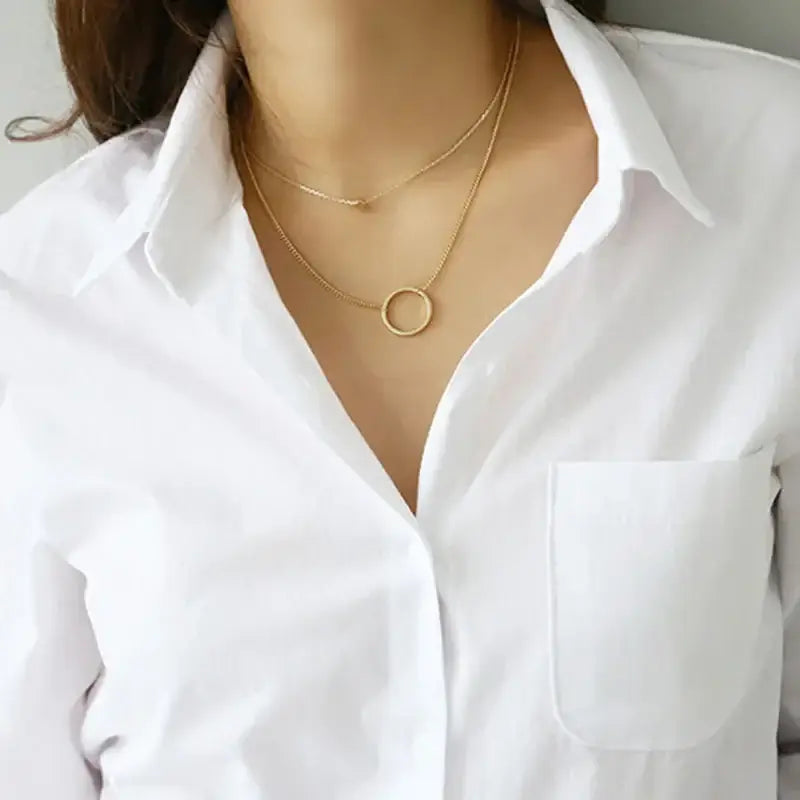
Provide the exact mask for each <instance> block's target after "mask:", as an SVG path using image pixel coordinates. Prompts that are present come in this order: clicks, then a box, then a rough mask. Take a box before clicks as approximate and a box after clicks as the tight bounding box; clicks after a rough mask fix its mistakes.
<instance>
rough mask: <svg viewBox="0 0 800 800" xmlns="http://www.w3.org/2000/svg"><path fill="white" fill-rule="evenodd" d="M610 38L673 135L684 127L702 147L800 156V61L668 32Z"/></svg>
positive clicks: (630, 32)
mask: <svg viewBox="0 0 800 800" xmlns="http://www.w3.org/2000/svg"><path fill="white" fill-rule="evenodd" d="M605 33H606V35H607V37H608V38H609V40H610V41H611V42H612V44H613V45H614V46H615V47H616V49H617V51H618V52H619V53H620V55H621V56H622V58H623V59H624V60H625V61H626V63H627V64H628V67H629V68H630V69H631V71H632V72H633V73H634V75H635V76H636V78H637V80H638V82H639V85H640V87H641V88H642V91H643V92H644V93H645V95H646V96H647V99H648V101H649V102H650V103H651V105H652V106H653V108H654V110H655V112H656V113H657V115H658V116H659V117H660V118H661V121H662V123H663V124H664V125H665V127H666V128H667V129H669V130H670V131H674V130H676V129H678V128H680V127H681V126H683V128H684V132H685V134H686V135H687V136H689V135H690V136H692V137H694V139H695V141H696V142H697V143H699V144H702V143H704V142H705V141H706V140H707V139H709V138H714V139H715V141H716V144H717V145H722V146H723V147H725V146H726V145H738V146H740V147H741V148H742V149H743V150H745V151H746V150H747V149H748V148H749V149H757V148H760V147H761V146H762V145H764V144H770V145H771V146H772V147H771V149H772V150H773V152H774V148H775V147H777V148H779V150H781V151H782V154H785V155H789V154H793V155H800V136H799V135H798V130H800V61H797V60H794V59H791V58H785V57H781V56H777V55H773V54H770V53H764V52H761V51H758V50H753V49H750V48H746V47H742V46H739V45H733V44H725V43H722V42H716V41H712V40H708V39H701V38H697V37H693V36H685V35H681V34H674V33H666V32H664V31H653V30H644V29H640V28H622V27H617V26H605ZM768 155H769V154H768V153H763V152H762V156H768Z"/></svg>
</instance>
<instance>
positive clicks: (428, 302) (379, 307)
mask: <svg viewBox="0 0 800 800" xmlns="http://www.w3.org/2000/svg"><path fill="white" fill-rule="evenodd" d="M520 27H521V23H520V20H519V18H518V19H517V30H516V36H515V38H514V44H513V47H512V51H511V52H512V57H511V59H510V60H509V63H508V68H507V70H506V74H505V75H504V78H503V84H502V86H503V93H502V99H501V102H500V108H499V110H498V112H497V117H496V119H495V122H494V126H493V128H492V134H491V137H490V139H489V145H488V147H487V149H486V154H485V156H484V159H483V162H482V163H481V166H480V169H479V170H478V173H477V175H476V176H475V180H474V181H473V182H472V186H471V188H470V191H469V194H468V195H467V199H466V201H465V203H464V205H463V207H462V209H461V214H460V215H459V218H458V222H457V223H456V226H455V229H454V231H453V233H452V235H451V237H450V240H449V241H448V243H447V247H446V248H445V250H444V253H443V255H442V257H441V259H440V260H439V264H438V265H437V267H436V269H435V270H434V272H433V274H432V275H431V276H430V277H429V278H428V279H427V280H426V281H425V283H423V284H422V286H419V287H416V286H403V287H401V288H400V289H395V290H394V291H393V292H391V293H390V294H389V295H388V296H387V297H386V299H385V300H384V301H383V302H382V303H376V302H373V301H370V300H364V299H363V298H361V297H357V296H356V295H353V294H350V293H349V292H345V291H343V290H342V289H339V288H338V287H337V286H335V285H334V284H332V283H331V282H330V281H329V280H328V279H327V278H325V276H324V275H322V274H321V273H319V272H318V271H317V270H316V269H315V268H314V267H313V266H312V265H311V264H310V263H309V261H308V259H306V258H305V257H304V256H303V254H302V253H301V252H300V251H299V250H298V249H297V247H296V246H295V245H294V243H293V242H292V240H291V239H290V238H289V236H288V234H287V233H286V231H285V230H284V229H283V227H282V226H281V224H280V222H279V221H278V219H277V217H276V216H275V213H274V212H273V210H272V207H271V206H270V204H269V202H268V201H267V198H266V197H265V195H264V192H263V191H262V189H261V186H260V185H259V183H258V179H257V178H256V175H255V172H254V170H253V165H252V163H251V161H250V158H249V156H248V153H247V149H246V148H245V147H244V143H243V142H240V151H241V156H242V160H243V162H244V166H245V168H246V169H247V172H248V175H249V177H250V180H251V182H252V184H253V188H254V190H255V192H256V195H257V196H258V199H259V201H260V202H261V205H262V206H263V208H264V210H265V211H266V213H267V216H268V217H269V218H270V220H271V222H272V224H273V226H274V227H275V230H276V232H277V233H278V236H279V237H280V239H281V241H282V242H283V244H284V245H285V246H286V248H287V249H288V250H289V252H290V253H291V254H292V255H293V256H294V258H295V260H296V261H297V262H298V263H299V264H300V265H301V266H302V267H303V268H304V269H305V270H306V271H307V272H308V274H309V275H310V276H311V277H312V278H313V279H314V280H315V281H316V282H317V283H318V284H319V285H320V286H322V288H323V289H325V290H326V291H328V292H330V293H331V294H332V295H334V296H335V297H337V298H338V299H339V300H343V301H344V302H345V303H349V304H350V305H354V306H358V307H359V308H366V309H371V310H375V311H380V312H381V319H382V320H383V324H384V325H385V326H386V328H387V329H388V330H389V331H390V332H391V333H393V334H395V335H396V336H415V335H416V334H418V333H421V332H422V331H424V330H425V329H426V328H427V327H428V326H429V325H430V323H431V320H432V319H433V301H432V299H431V297H430V295H429V294H428V289H430V287H431V286H432V284H433V282H434V281H435V280H436V279H437V278H438V277H439V275H440V273H441V272H442V270H443V269H444V267H445V265H446V264H447V261H448V259H449V257H450V254H451V252H452V251H453V248H454V246H455V244H456V241H457V240H458V237H459V234H460V233H461V229H462V228H463V227H464V221H465V220H466V218H467V215H468V214H469V210H470V208H471V207H472V203H473V201H474V200H475V195H476V194H477V193H478V188H479V187H480V184H481V181H482V180H483V176H484V174H485V173H486V169H487V167H488V166H489V161H490V160H491V158H492V153H493V152H494V146H495V142H496V141H497V134H498V133H499V131H500V124H501V122H502V120H503V115H504V112H505V109H506V105H507V104H508V98H509V95H510V93H511V85H512V83H513V82H514V74H515V72H516V67H517V61H518V59H519V45H520ZM401 295H414V296H416V297H418V298H419V299H420V300H422V302H423V305H424V315H423V320H422V322H421V323H420V324H419V325H418V326H417V327H415V328H409V329H402V328H398V327H397V326H396V325H394V324H393V323H392V321H391V319H390V311H391V306H392V303H393V302H394V301H395V300H396V299H397V298H398V297H400V296H401Z"/></svg>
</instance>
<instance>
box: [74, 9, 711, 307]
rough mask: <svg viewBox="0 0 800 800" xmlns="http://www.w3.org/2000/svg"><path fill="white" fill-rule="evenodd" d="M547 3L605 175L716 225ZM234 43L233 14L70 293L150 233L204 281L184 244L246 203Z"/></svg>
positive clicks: (572, 21) (583, 41) (629, 84)
mask: <svg viewBox="0 0 800 800" xmlns="http://www.w3.org/2000/svg"><path fill="white" fill-rule="evenodd" d="M541 5H542V7H543V9H544V12H545V15H546V16H547V20H548V23H549V25H550V28H551V30H552V32H553V35H554V37H555V40H556V42H557V44H558V46H559V48H560V49H561V52H562V54H563V56H564V59H565V61H566V63H567V65H568V67H569V69H570V71H571V73H572V75H573V77H574V79H575V81H576V83H577V84H578V87H579V89H580V91H581V94H582V96H583V99H584V102H585V104H586V107H587V110H588V113H589V115H590V117H591V119H592V123H593V125H594V127H595V129H596V131H597V134H598V140H599V149H600V159H601V170H602V169H605V168H609V169H614V170H616V171H618V172H625V171H628V170H638V171H645V172H649V173H651V174H653V175H654V176H655V177H656V178H657V180H658V181H659V183H660V184H661V186H662V187H663V189H664V190H665V191H666V192H668V193H669V194H671V195H672V196H673V197H674V198H675V199H676V200H677V201H678V202H679V203H680V204H681V205H682V206H683V208H684V209H686V211H687V212H688V213H690V214H691V215H692V216H693V217H694V218H695V219H697V220H698V221H700V222H702V223H703V224H705V225H708V226H711V225H713V218H712V215H711V213H710V211H709V210H708V208H707V207H706V206H705V205H704V204H703V203H702V202H701V201H700V200H699V199H698V197H697V195H696V194H695V193H694V191H693V189H692V187H691V186H690V185H689V182H688V180H687V178H686V176H685V174H684V172H683V170H682V169H681V166H680V164H679V162H678V159H677V157H676V155H675V152H674V151H673V149H672V147H671V146H670V144H669V141H668V140H667V137H666V135H665V133H664V131H663V129H662V128H661V126H660V124H659V122H658V120H657V118H656V116H655V113H654V111H653V109H652V108H651V107H650V105H649V103H648V101H647V99H646V97H645V95H644V93H643V92H642V89H641V88H640V86H639V84H638V82H637V80H636V78H635V77H634V76H633V74H632V73H631V71H630V70H629V68H628V66H627V65H626V63H625V62H624V61H623V59H622V57H621V56H620V54H619V53H618V52H617V50H616V49H615V48H614V46H613V45H612V44H611V42H609V40H608V38H607V37H606V36H605V35H604V33H603V31H602V30H601V29H599V28H598V27H597V26H596V25H594V24H593V23H592V22H590V21H589V20H588V19H586V18H585V17H584V16H583V15H581V14H580V13H579V12H578V11H577V10H575V8H574V7H573V6H572V5H570V4H569V3H567V2H566V1H565V0H541ZM233 46H235V31H234V28H233V23H232V21H231V18H230V15H229V14H228V13H227V12H226V13H225V14H224V15H223V16H222V18H221V20H220V22H219V24H218V25H217V27H216V29H215V31H214V33H213V34H212V36H211V37H210V38H209V41H208V42H207V43H206V45H205V47H204V49H203V51H202V53H201V55H200V57H199V59H198V61H197V63H196V65H195V67H194V69H193V71H192V73H191V76H190V78H189V80H188V82H187V84H186V87H185V89H184V91H183V93H182V94H181V97H180V99H179V101H178V104H177V106H176V108H175V111H174V112H173V114H172V116H171V119H170V120H169V124H168V126H167V129H166V133H165V136H164V140H163V143H162V145H161V148H160V151H159V154H158V156H157V157H156V161H155V164H154V167H153V170H152V174H151V176H150V180H149V181H148V183H147V187H146V189H144V190H143V191H142V193H141V195H140V196H139V197H136V198H134V199H133V201H132V203H131V205H130V207H129V208H128V209H126V211H125V212H124V213H123V214H122V215H121V216H120V218H119V220H118V222H117V225H116V226H115V227H114V230H113V231H111V232H110V233H111V235H110V236H109V237H108V239H107V240H106V241H107V242H108V246H106V247H102V248H101V249H100V250H99V251H98V252H97V254H96V256H95V257H94V258H93V259H92V261H91V262H90V264H89V265H88V269H87V270H86V272H85V273H84V274H83V275H82V276H81V278H80V280H79V281H78V283H77V285H76V286H75V288H74V290H73V295H76V294H78V293H79V292H81V291H82V290H83V289H84V288H85V287H86V286H88V285H89V284H91V283H92V282H93V281H94V280H95V279H96V278H98V277H99V276H100V275H102V274H103V273H104V272H105V271H106V270H107V269H108V268H109V267H110V266H112V265H113V263H114V262H115V261H117V260H118V259H119V258H120V257H121V256H123V255H124V254H125V253H126V252H127V250H128V249H130V247H131V246H132V245H133V244H134V243H135V242H136V241H137V240H138V239H139V238H140V237H141V236H142V235H144V234H147V242H146V249H147V252H148V255H149V256H150V262H151V266H152V267H153V269H154V270H155V271H156V272H157V274H159V275H160V276H161V277H162V279H164V280H165V281H166V282H167V283H168V284H169V285H170V286H171V287H172V288H173V290H175V291H176V293H178V294H181V293H182V290H189V289H191V288H192V285H194V286H197V285H198V284H199V283H202V281H203V275H202V269H201V266H202V265H201V264H200V263H198V259H196V258H194V259H192V258H187V257H186V253H187V247H188V246H190V245H191V242H192V241H196V240H197V238H198V236H200V235H202V233H204V232H205V231H207V230H208V229H209V228H210V227H212V226H213V225H214V224H215V223H216V222H217V221H219V220H220V219H221V218H222V217H223V216H224V214H225V212H226V211H227V210H229V209H230V208H231V206H232V205H234V204H235V203H237V202H238V201H239V200H240V198H241V191H242V190H241V183H240V181H239V178H238V175H237V173H236V169H235V165H234V162H233V159H232V157H231V152H230V135H229V129H228V117H227V111H226V87H227V83H228V69H227V64H228V57H227V52H228V51H229V50H230V48H232V47H233ZM206 266H207V267H208V268H209V269H211V268H213V265H212V264H210V263H208V264H207V265H206Z"/></svg>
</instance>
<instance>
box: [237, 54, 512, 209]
mask: <svg viewBox="0 0 800 800" xmlns="http://www.w3.org/2000/svg"><path fill="white" fill-rule="evenodd" d="M513 57H514V45H513V43H512V45H511V47H510V48H509V50H508V57H507V59H506V64H505V67H504V69H503V77H502V78H501V80H500V83H499V84H498V86H497V91H496V92H495V93H494V97H492V99H491V101H490V103H489V105H488V106H486V108H485V109H484V110H483V112H482V113H481V115H480V116H479V117H478V119H477V120H475V122H473V123H472V125H471V126H470V127H469V129H468V130H467V131H466V132H465V133H463V134H462V135H461V136H460V137H459V139H458V140H457V141H456V142H455V144H453V145H452V146H450V147H449V148H448V149H447V150H445V151H444V152H443V153H442V154H441V155H438V156H437V157H436V158H435V159H434V160H433V161H431V162H430V163H428V164H426V165H425V166H424V167H420V169H418V170H417V171H416V172H414V173H412V174H411V175H409V176H407V177H405V178H403V179H402V180H399V181H397V182H396V183H393V184H392V185H391V186H389V187H388V188H386V189H383V190H382V191H380V192H376V193H375V194H372V195H368V196H366V197H341V196H338V195H333V194H328V193H327V192H323V191H322V190H321V189H315V188H314V187H313V186H309V185H308V184H306V183H302V182H301V181H296V180H294V178H290V177H289V176H288V175H286V173H284V172H281V171H280V170H279V169H277V168H276V167H274V166H272V164H270V163H268V162H267V161H265V160H264V159H262V158H260V157H259V155H258V154H257V153H256V152H254V151H253V150H248V155H249V156H250V158H251V159H252V161H253V162H255V163H256V164H257V165H258V166H259V167H261V168H262V169H263V170H265V171H266V172H268V173H269V174H270V175H273V176H274V177H276V178H278V180H280V181H283V183H285V184H287V185H289V186H292V187H293V188H295V189H299V190H300V191H302V192H305V193H306V194H309V195H311V196H312V197H318V198H320V199H321V200H329V201H330V202H332V203H338V204H339V205H343V206H356V207H362V208H363V207H365V206H370V205H372V204H373V203H376V202H377V201H378V200H381V199H383V198H384V197H386V196H387V195H389V194H391V193H392V192H395V191H397V190H398V189H401V188H402V187H403V186H406V185H407V184H409V183H411V182H412V181H415V180H416V179H417V178H420V177H422V176H423V175H424V174H425V173H426V172H430V170H432V169H434V167H438V166H439V164H441V163H442V162H443V161H446V160H447V159H448V158H450V156H452V155H453V154H454V153H456V152H457V151H458V150H459V149H460V148H461V147H463V146H464V145H465V144H466V143H467V142H468V141H469V140H470V139H471V138H472V137H473V136H474V135H475V133H476V132H477V131H478V129H479V128H480V127H481V125H483V123H484V122H486V120H487V119H488V117H489V115H490V114H491V113H492V111H493V110H494V107H495V106H496V105H497V103H498V102H499V101H500V99H501V98H502V96H503V88H504V86H505V83H506V81H507V79H508V74H509V69H510V65H511V61H512V59H513Z"/></svg>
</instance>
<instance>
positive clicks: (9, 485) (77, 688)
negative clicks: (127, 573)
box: [0, 376, 100, 800]
mask: <svg viewBox="0 0 800 800" xmlns="http://www.w3.org/2000/svg"><path fill="white" fill-rule="evenodd" d="M0 378H2V376H0ZM5 432H7V431H4V423H3V385H2V381H0V798H4V799H5V798H8V800H11V798H13V800H96V799H97V798H98V796H99V790H98V786H97V783H98V781H97V780H96V775H95V774H94V773H93V771H92V769H91V768H90V767H89V765H88V764H87V763H86V762H85V760H84V758H83V756H82V753H81V748H80V741H79V740H80V728H81V724H82V721H83V716H84V705H85V697H86V694H87V691H88V689H89V687H90V686H91V684H92V683H93V682H94V680H95V679H96V678H97V676H98V674H99V670H100V657H99V654H98V651H97V646H96V644H95V639H94V634H93V632H92V628H91V625H90V623H89V620H88V615H87V613H86V607H85V602H84V588H85V580H84V577H83V575H82V574H81V573H79V572H78V571H77V570H75V569H74V568H73V567H71V566H70V565H69V564H67V563H66V561H65V560H64V559H63V558H61V557H60V556H59V555H58V554H57V553H56V551H55V550H54V549H53V548H52V547H51V546H49V545H48V544H45V543H43V542H41V541H37V538H38V537H37V536H36V534H35V531H34V530H33V528H34V526H35V523H34V521H33V520H34V519H35V514H32V513H31V512H30V508H31V504H30V503H29V502H28V501H27V500H26V499H25V497H24V495H25V494H26V492H25V491H24V483H25V481H26V480H27V479H26V478H25V477H24V476H23V475H21V473H23V472H24V469H22V468H19V469H17V468H15V461H16V459H15V457H14V454H13V452H11V449H10V448H9V440H8V437H7V436H4V433H5ZM26 509H27V510H26Z"/></svg>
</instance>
